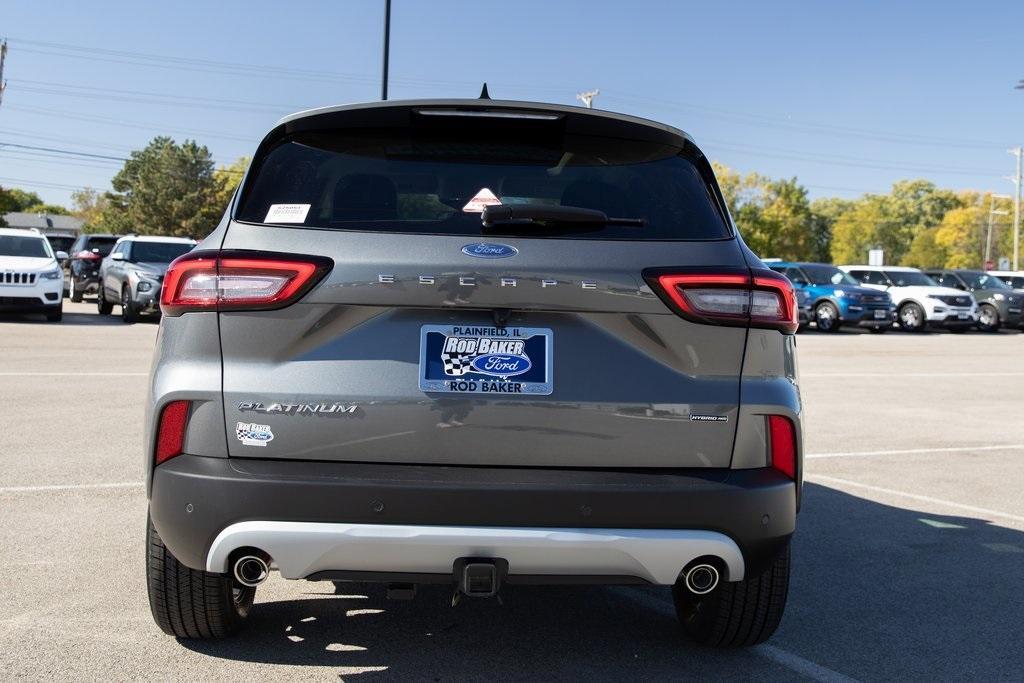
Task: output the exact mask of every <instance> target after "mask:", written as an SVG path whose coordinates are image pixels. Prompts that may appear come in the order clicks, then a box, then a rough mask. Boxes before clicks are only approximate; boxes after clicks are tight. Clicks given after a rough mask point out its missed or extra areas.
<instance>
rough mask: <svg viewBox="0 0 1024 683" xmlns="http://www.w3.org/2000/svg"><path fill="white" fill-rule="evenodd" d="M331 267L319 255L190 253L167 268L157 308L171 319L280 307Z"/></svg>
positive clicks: (308, 286) (310, 286)
mask: <svg viewBox="0 0 1024 683" xmlns="http://www.w3.org/2000/svg"><path fill="white" fill-rule="evenodd" d="M333 265H334V262H333V261H331V260H330V259H328V258H324V257H322V256H296V255H284V254H266V253H258V252H257V253H254V252H228V251H225V252H216V251H213V252H210V251H205V252H204V251H198V252H191V253H189V254H185V255H184V256H182V257H180V258H178V259H176V260H175V261H174V262H173V263H171V265H170V267H169V268H168V269H167V275H166V276H165V277H164V286H163V291H162V292H161V293H160V310H161V311H162V312H163V313H164V315H171V316H174V315H181V314H182V313H186V312H188V311H210V310H216V311H237V310H253V309H258V310H269V309H274V308H283V307H284V306H287V305H289V304H291V303H294V302H295V301H297V300H298V299H300V298H301V297H302V295H303V294H305V293H306V292H308V291H309V290H310V289H311V288H312V287H313V286H314V285H315V284H316V283H317V282H319V281H320V280H321V278H323V276H324V275H325V274H326V273H327V272H328V271H329V270H330V269H331V267H332V266H333Z"/></svg>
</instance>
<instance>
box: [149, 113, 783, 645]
mask: <svg viewBox="0 0 1024 683" xmlns="http://www.w3.org/2000/svg"><path fill="white" fill-rule="evenodd" d="M161 308H162V311H163V320H162V322H161V329H160V334H159V341H158V345H157V349H156V355H155V359H154V362H153V370H152V378H151V383H150V388H151V394H150V397H149V403H148V411H149V412H148V415H149V417H148V431H147V434H148V436H147V442H146V452H145V460H146V466H147V470H148V472H149V481H148V493H149V532H148V533H149V537H148V557H147V559H148V561H147V574H148V585H149V596H150V604H151V607H152V611H153V615H154V618H155V619H156V622H157V624H159V626H160V627H161V628H162V629H163V630H164V631H166V632H167V633H169V634H173V635H175V636H178V637H186V638H203V637H215V636H223V635H226V634H228V633H231V632H233V631H235V630H236V629H238V628H239V627H240V626H241V625H242V624H243V622H244V621H245V619H246V617H247V615H248V614H249V612H250V610H251V608H252V605H253V595H254V592H255V590H256V588H257V586H258V585H259V584H261V583H262V582H263V581H264V580H266V579H267V577H268V575H269V574H271V573H272V572H273V571H276V572H277V573H279V575H280V577H282V578H285V579H303V580H310V581H335V582H339V581H374V582H383V583H387V584H389V586H390V587H391V589H392V593H393V594H394V595H396V596H397V595H403V596H405V597H408V596H409V595H410V594H411V593H413V592H414V586H415V585H416V584H422V583H440V584H449V585H451V586H452V588H453V590H455V591H458V593H457V595H461V596H466V597H467V598H469V597H476V598H487V597H491V596H495V595H496V594H497V593H498V592H499V591H500V590H501V588H502V586H504V585H505V584H574V583H585V584H653V585H666V586H672V587H673V593H674V596H675V603H676V607H677V611H678V614H679V618H680V621H681V622H682V625H683V627H684V630H685V631H686V633H688V634H689V635H690V636H691V637H693V638H694V639H696V640H697V641H699V642H702V643H707V644H711V645H720V646H729V645H750V644H754V643H758V642H762V641H764V640H765V639H767V638H768V637H769V636H770V635H771V634H772V633H773V632H774V630H775V629H776V627H777V626H778V624H779V621H780V619H781V617H782V612H783V608H784V605H785V602H786V593H787V587H788V577H789V558H790V551H789V542H790V537H791V536H792V534H793V532H794V528H795V524H796V514H797V510H798V508H799V504H800V491H801V472H802V452H801V443H802V436H801V434H802V432H801V430H802V428H801V413H802V407H801V404H800V393H799V390H798V377H797V366H796V346H795V342H794V339H795V337H794V332H795V331H796V329H797V324H798V321H797V306H796V300H795V296H794V293H793V289H792V287H791V285H790V284H789V282H788V281H787V280H786V279H785V278H784V277H783V276H781V275H779V274H777V273H774V272H772V271H771V270H769V269H767V268H765V266H764V264H763V263H761V262H760V261H759V260H758V259H757V257H756V256H754V254H753V253H751V252H750V250H749V249H747V247H746V246H745V245H744V244H743V242H742V240H741V239H740V237H739V236H738V235H737V233H736V229H735V226H734V225H733V223H732V221H731V219H730V218H729V215H728V212H727V209H726V206H725V203H724V201H723V199H722V195H721V192H720V191H719V188H718V185H717V183H716V181H715V178H714V176H713V174H712V170H711V167H710V165H709V163H708V161H707V159H706V158H705V157H704V155H703V154H702V153H701V151H700V150H699V149H698V148H697V146H696V145H695V144H694V142H693V140H692V139H691V138H690V137H689V136H687V135H686V134H685V133H683V132H681V131H679V130H676V129H675V128H671V127H669V126H665V125H662V124H658V123H654V122H651V121H646V120H642V119H638V118H634V117H630V116H623V115H618V114H611V113H607V112H601V111H596V110H590V109H581V108H576V107H568V106H560V105H545V104H535V103H523V102H506V101H494V100H485V99H484V100H423V101H407V102H394V101H392V102H383V103H374V104H365V105H356V106H344V107H330V108H324V109H318V110H313V111H308V112H303V113H301V114H296V115H293V116H290V117H288V118H285V119H284V120H282V121H281V122H280V123H279V124H278V125H277V127H275V128H274V129H273V130H272V131H270V133H269V134H268V135H267V136H266V137H265V138H264V140H263V141H262V142H261V143H260V145H259V147H258V148H257V150H256V152H255V154H254V156H253V161H252V164H251V166H250V168H249V170H248V171H247V173H246V176H245V178H244V180H243V182H242V185H241V187H240V189H239V191H238V192H237V193H236V196H235V197H234V199H233V200H232V203H231V206H230V208H229V210H228V211H227V213H226V214H225V217H224V219H223V220H222V222H221V223H220V225H219V226H218V227H217V228H216V230H215V231H214V232H213V234H211V235H210V236H209V237H207V238H206V239H205V240H204V241H203V242H202V243H201V244H200V245H199V247H198V248H197V250H196V251H194V252H191V253H189V254H187V255H185V256H183V257H181V258H179V259H178V260H176V261H175V262H174V263H173V264H171V267H170V268H169V270H168V272H167V274H166V277H165V279H164V283H163V288H162V293H161Z"/></svg>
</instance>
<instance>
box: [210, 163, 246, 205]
mask: <svg viewBox="0 0 1024 683" xmlns="http://www.w3.org/2000/svg"><path fill="white" fill-rule="evenodd" d="M250 161H252V158H251V157H238V159H236V160H235V162H234V163H233V164H231V165H229V166H221V167H220V168H218V169H217V170H216V171H214V176H216V178H217V182H218V183H220V189H219V190H218V191H217V201H218V203H219V204H220V206H221V209H225V208H227V206H228V204H230V203H231V197H232V195H234V194H235V190H236V189H237V188H238V185H239V183H241V182H242V176H244V175H245V170H246V169H247V168H249V162H250Z"/></svg>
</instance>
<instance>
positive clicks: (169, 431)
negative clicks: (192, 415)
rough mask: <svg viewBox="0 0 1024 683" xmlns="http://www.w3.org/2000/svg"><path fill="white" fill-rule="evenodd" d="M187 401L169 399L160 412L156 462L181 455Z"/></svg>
mask: <svg viewBox="0 0 1024 683" xmlns="http://www.w3.org/2000/svg"><path fill="white" fill-rule="evenodd" d="M189 407H190V403H189V401H171V402H170V403H168V404H167V405H165V406H164V409H163V410H162V411H161V412H160V425H159V426H158V427H157V433H156V458H155V459H156V464H157V465H159V464H160V463H162V462H164V461H165V460H170V459H171V458H173V457H174V456H176V455H181V452H182V449H183V447H184V443H185V426H186V425H187V424H188V410H189Z"/></svg>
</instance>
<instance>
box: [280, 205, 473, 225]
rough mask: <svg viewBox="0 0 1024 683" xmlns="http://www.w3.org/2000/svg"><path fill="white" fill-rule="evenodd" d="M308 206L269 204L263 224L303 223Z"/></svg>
mask: <svg viewBox="0 0 1024 683" xmlns="http://www.w3.org/2000/svg"><path fill="white" fill-rule="evenodd" d="M480 210H481V211H483V209H480ZM307 213H309V204H271V205H270V211H267V217H266V218H264V219H263V222H264V223H305V222H306V214H307Z"/></svg>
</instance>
